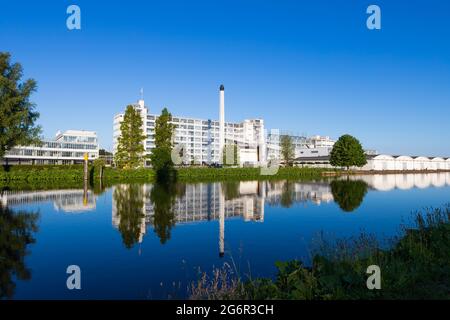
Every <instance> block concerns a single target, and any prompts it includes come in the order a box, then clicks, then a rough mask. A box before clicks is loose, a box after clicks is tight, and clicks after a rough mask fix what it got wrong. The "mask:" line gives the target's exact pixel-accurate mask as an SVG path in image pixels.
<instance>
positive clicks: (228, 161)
mask: <svg viewBox="0 0 450 320" xmlns="http://www.w3.org/2000/svg"><path fill="white" fill-rule="evenodd" d="M239 162H240V160H239V146H238V145H237V143H233V144H226V145H225V147H224V148H223V161H222V163H223V164H224V165H227V166H237V165H239Z"/></svg>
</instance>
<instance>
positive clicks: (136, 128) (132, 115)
mask: <svg viewBox="0 0 450 320" xmlns="http://www.w3.org/2000/svg"><path fill="white" fill-rule="evenodd" d="M142 125H143V124H142V118H141V114H140V112H139V110H137V109H136V108H134V107H133V106H132V105H129V106H127V109H126V111H125V115H124V117H123V121H122V123H121V125H120V131H121V135H120V137H119V139H118V146H117V152H116V155H115V159H114V160H115V163H116V166H117V167H119V168H123V169H133V168H137V167H139V166H142V165H143V161H144V156H143V154H144V151H145V149H144V144H143V142H144V140H145V138H146V136H145V134H144V133H143V130H142Z"/></svg>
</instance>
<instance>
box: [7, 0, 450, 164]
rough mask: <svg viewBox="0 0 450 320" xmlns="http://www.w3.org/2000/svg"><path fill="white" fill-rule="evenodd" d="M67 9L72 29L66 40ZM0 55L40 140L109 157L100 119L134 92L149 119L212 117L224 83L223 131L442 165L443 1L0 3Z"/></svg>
mask: <svg viewBox="0 0 450 320" xmlns="http://www.w3.org/2000/svg"><path fill="white" fill-rule="evenodd" d="M70 4H77V5H79V6H80V8H81V19H82V21H81V24H82V29H81V30H75V31H69V30H68V29H67V28H66V18H67V16H68V15H67V14H66V8H67V6H68V5H70ZM370 4H378V5H379V6H380V7H381V10H382V29H381V30H380V31H370V30H368V29H367V28H366V18H367V14H366V8H367V6H368V5H370ZM0 50H1V51H9V52H10V53H11V54H12V57H13V60H14V61H18V62H20V63H22V65H23V67H24V69H25V76H26V77H32V78H35V79H36V80H37V81H38V86H39V88H38V91H37V93H35V94H34V95H33V100H34V101H35V102H36V103H37V106H38V110H39V111H40V113H41V117H40V120H39V122H40V124H42V126H43V128H44V134H45V136H46V137H52V136H53V135H54V133H55V132H56V131H57V130H58V129H61V130H65V129H86V130H96V131H97V132H98V134H99V136H100V143H101V146H102V147H106V148H108V149H109V148H111V144H112V119H113V116H114V114H115V113H117V112H119V111H121V110H123V109H124V107H125V106H126V105H127V104H129V103H132V102H135V101H136V100H137V99H138V98H139V89H140V88H141V87H143V88H144V90H145V100H146V104H147V105H148V106H149V107H150V109H151V112H156V113H159V112H160V111H161V108H162V107H163V106H167V107H168V108H169V110H170V111H171V112H172V113H173V114H175V115H185V116H193V117H201V118H212V119H217V118H218V87H219V85H220V84H221V83H223V84H224V85H225V92H226V119H227V120H230V121H235V120H236V121H238V120H242V119H245V118H252V117H262V118H264V119H265V121H266V127H268V128H280V129H284V130H290V131H292V132H296V133H306V134H308V135H312V134H322V135H329V136H332V137H334V138H337V137H339V136H340V135H341V134H344V133H350V134H353V135H355V136H357V137H358V138H359V139H360V140H361V142H362V143H363V145H364V147H366V148H373V149H377V150H379V151H381V152H385V153H392V154H411V155H419V154H423V155H442V156H450V130H449V121H450V1H446V0H441V1H433V0H431V1H430V0H427V1H425V0H421V1H414V0H410V1H406V0H404V1H401V0H396V1H380V0H373V1H359V0H354V1H349V0H330V1H323V0H319V1H261V0H258V1H245V0H240V1H229V0H227V1H224V0H221V1H215V0H208V1H194V0H192V1H134V0H128V1H120V3H119V1H92V0H91V1H81V0H73V1H71V2H69V1H62V0H58V1H33V2H31V1H30V2H24V1H5V0H1V7H0Z"/></svg>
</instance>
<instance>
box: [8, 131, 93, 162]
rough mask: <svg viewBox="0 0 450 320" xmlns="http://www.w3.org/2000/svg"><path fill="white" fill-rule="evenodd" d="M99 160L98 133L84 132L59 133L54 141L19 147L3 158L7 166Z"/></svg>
mask: <svg viewBox="0 0 450 320" xmlns="http://www.w3.org/2000/svg"><path fill="white" fill-rule="evenodd" d="M85 153H87V154H88V159H89V160H95V159H97V158H98V153H99V147H98V139H97V133H95V132H94V131H84V130H67V131H65V132H63V133H61V132H57V133H56V137H55V139H54V140H48V141H43V143H42V145H35V146H17V147H14V148H12V149H11V150H9V151H8V152H7V153H6V155H5V157H4V158H3V163H5V164H77V163H82V162H83V161H84V154H85Z"/></svg>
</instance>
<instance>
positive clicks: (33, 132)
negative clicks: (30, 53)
mask: <svg viewBox="0 0 450 320" xmlns="http://www.w3.org/2000/svg"><path fill="white" fill-rule="evenodd" d="M22 74H23V71H22V66H21V65H20V64H19V63H14V64H11V62H10V54H9V53H7V52H0V158H2V157H3V156H4V155H5V153H6V151H8V150H11V148H13V147H14V146H17V145H29V144H39V143H40V139H39V135H40V133H41V127H40V126H37V125H36V124H35V121H36V120H37V119H38V117H39V113H38V112H36V111H35V104H34V103H33V102H31V101H30V100H29V98H30V95H31V94H32V93H33V92H34V91H36V81H34V80H33V79H28V80H25V81H23V82H21V79H22Z"/></svg>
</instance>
